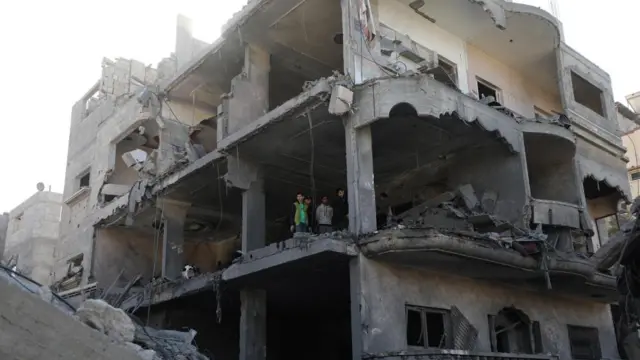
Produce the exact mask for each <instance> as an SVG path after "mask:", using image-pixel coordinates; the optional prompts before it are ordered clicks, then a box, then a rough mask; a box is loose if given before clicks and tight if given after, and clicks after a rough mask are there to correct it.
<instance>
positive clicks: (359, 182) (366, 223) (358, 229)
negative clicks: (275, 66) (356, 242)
mask: <svg viewBox="0 0 640 360" xmlns="http://www.w3.org/2000/svg"><path fill="white" fill-rule="evenodd" d="M355 125H356V124H355V122H354V119H353V117H351V116H350V117H348V118H347V119H346V120H345V140H346V149H347V151H346V154H347V197H348V200H349V231H350V232H351V233H353V234H355V235H362V234H367V233H372V232H374V231H376V230H377V224H376V194H375V183H374V180H373V145H372V138H371V128H370V127H369V126H366V127H363V128H360V129H357V128H356V126H355Z"/></svg>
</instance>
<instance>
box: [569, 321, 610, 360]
mask: <svg viewBox="0 0 640 360" xmlns="http://www.w3.org/2000/svg"><path fill="white" fill-rule="evenodd" d="M572 330H573V331H576V332H582V333H581V334H580V335H584V334H586V337H587V338H583V339H584V340H586V341H587V342H588V343H589V345H590V346H591V351H592V352H593V351H595V353H594V354H593V355H594V356H592V357H590V358H588V357H576V354H575V353H574V350H575V349H574V341H576V340H578V339H575V337H573V338H572V336H571V335H572ZM589 332H591V333H589ZM574 335H577V334H576V333H574ZM593 335H595V339H594V338H593V337H592V336H593ZM567 336H568V338H569V349H570V352H571V359H574V360H600V359H601V358H602V347H601V346H600V330H599V329H598V328H597V327H594V326H581V325H571V324H567ZM594 340H595V341H594ZM594 346H595V347H594Z"/></svg>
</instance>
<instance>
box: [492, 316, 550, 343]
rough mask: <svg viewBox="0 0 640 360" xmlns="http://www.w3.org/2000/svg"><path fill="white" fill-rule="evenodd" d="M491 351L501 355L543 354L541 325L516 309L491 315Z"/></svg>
mask: <svg viewBox="0 0 640 360" xmlns="http://www.w3.org/2000/svg"><path fill="white" fill-rule="evenodd" d="M489 329H490V331H491V350H492V351H494V352H499V353H523V354H536V353H541V352H543V349H542V335H541V333H540V324H539V323H538V322H537V321H531V319H529V317H528V316H527V314H525V313H524V312H523V311H522V310H519V309H516V308H514V307H508V308H504V309H502V310H500V312H498V314H497V315H489Z"/></svg>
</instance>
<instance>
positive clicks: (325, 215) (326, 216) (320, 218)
mask: <svg viewBox="0 0 640 360" xmlns="http://www.w3.org/2000/svg"><path fill="white" fill-rule="evenodd" d="M316 221H317V222H318V233H319V234H324V233H328V232H332V231H333V226H331V224H332V223H333V208H332V207H331V205H329V197H328V196H326V195H325V196H323V197H322V203H321V204H320V205H318V208H316Z"/></svg>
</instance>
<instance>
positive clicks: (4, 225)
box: [0, 213, 9, 259]
mask: <svg viewBox="0 0 640 360" xmlns="http://www.w3.org/2000/svg"><path fill="white" fill-rule="evenodd" d="M8 228H9V213H2V214H0V259H2V257H3V255H4V247H5V243H6V240H7V230H8Z"/></svg>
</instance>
